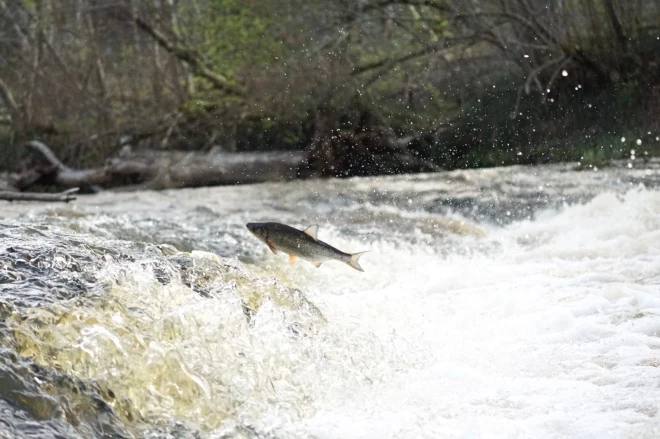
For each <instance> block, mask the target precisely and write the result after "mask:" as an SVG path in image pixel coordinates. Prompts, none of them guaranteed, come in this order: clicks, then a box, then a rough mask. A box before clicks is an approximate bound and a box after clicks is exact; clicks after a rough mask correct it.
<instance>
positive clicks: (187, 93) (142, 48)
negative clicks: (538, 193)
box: [0, 0, 660, 176]
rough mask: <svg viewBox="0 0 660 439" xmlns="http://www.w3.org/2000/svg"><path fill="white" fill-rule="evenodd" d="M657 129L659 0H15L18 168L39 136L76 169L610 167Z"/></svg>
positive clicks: (9, 98) (2, 138) (653, 145)
mask: <svg viewBox="0 0 660 439" xmlns="http://www.w3.org/2000/svg"><path fill="white" fill-rule="evenodd" d="M658 135H660V2H657V1H648V0H551V1H538V0H465V1H458V0H400V1H396V0H357V1H354V0H350V1H344V0H279V1H263V0H261V1H258V0H186V1H176V0H151V1H147V0H145V1H138V0H0V170H3V169H4V170H18V169H19V168H21V167H24V166H26V164H25V163H26V160H27V157H28V152H27V150H26V148H25V147H24V144H25V142H26V141H28V140H33V139H40V140H42V141H43V142H45V143H46V144H48V145H49V146H50V147H51V148H52V150H53V151H54V152H55V153H56V155H58V156H59V157H60V158H61V159H62V160H63V161H64V162H65V163H66V164H67V165H69V166H71V167H75V168H81V167H92V166H99V165H102V164H103V162H104V161H105V160H107V159H108V158H109V157H113V156H115V155H116V154H118V152H119V151H120V149H121V148H122V147H123V146H125V145H128V144H130V145H132V146H133V147H135V148H138V149H139V148H149V149H165V150H170V149H178V150H193V151H210V150H212V149H213V148H214V147H215V148H217V147H218V146H219V147H221V148H223V149H224V150H227V151H237V152H242V151H255V150H259V151H265V150H276V149H277V150H281V149H295V150H305V151H307V152H308V153H309V162H310V167H311V168H312V169H314V170H315V172H316V173H317V174H318V175H337V176H344V175H365V174H373V173H393V172H398V171H400V170H401V169H407V168H404V167H400V166H399V164H400V162H402V161H406V160H408V158H410V157H415V158H417V159H421V160H424V161H427V162H433V163H434V164H435V165H437V166H439V167H441V168H446V169H452V168H457V167H477V166H494V165H501V164H511V163H543V162H551V161H558V160H578V161H582V162H583V163H591V164H600V163H606V162H607V161H608V160H610V159H614V158H623V157H627V156H629V155H630V150H631V149H635V150H636V154H637V155H638V156H646V155H653V154H656V153H657V152H658V150H660V142H658V141H657V137H656V136H658ZM622 137H625V139H626V140H625V141H622V139H621V138H622ZM638 139H639V140H638ZM640 141H641V145H640V144H639V142H640Z"/></svg>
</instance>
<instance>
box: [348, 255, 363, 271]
mask: <svg viewBox="0 0 660 439" xmlns="http://www.w3.org/2000/svg"><path fill="white" fill-rule="evenodd" d="M365 253H368V252H360V253H353V254H352V255H351V259H349V260H348V262H346V263H347V264H348V265H350V266H351V267H353V268H355V269H356V270H359V271H364V270H363V269H362V267H360V264H358V259H360V256H362V255H363V254H365Z"/></svg>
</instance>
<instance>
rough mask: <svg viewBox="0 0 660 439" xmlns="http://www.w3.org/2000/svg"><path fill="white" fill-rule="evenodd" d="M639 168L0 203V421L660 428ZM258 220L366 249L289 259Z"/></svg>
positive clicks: (315, 430)
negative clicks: (334, 256) (343, 255)
mask: <svg viewBox="0 0 660 439" xmlns="http://www.w3.org/2000/svg"><path fill="white" fill-rule="evenodd" d="M659 181H660V170H658V169H657V167H656V166H655V165H654V164H653V163H652V164H649V165H647V166H646V167H644V168H642V169H636V168H635V169H632V170H630V169H627V168H616V169H610V170H606V171H599V172H597V173H596V172H575V171H571V170H570V168H569V167H561V166H556V167H542V168H535V169H526V168H524V167H518V168H503V169H496V170H481V171H464V172H454V173H445V174H435V175H423V176H416V177H388V178H379V179H352V180H346V181H318V182H295V183H286V184H269V185H255V186H243V187H236V188H205V189H196V190H183V191H166V192H160V193H155V192H144V193H132V194H111V193H108V194H101V195H98V196H92V197H85V198H82V199H81V200H80V201H79V202H78V203H77V204H75V205H70V206H52V205H51V206H33V205H26V204H14V205H9V204H5V205H0V212H2V213H0V218H2V217H3V216H4V219H2V220H0V225H1V226H2V227H3V228H2V233H3V235H2V239H1V240H0V254H3V256H2V258H3V259H2V260H0V262H1V263H0V273H4V274H3V275H4V277H3V278H0V280H2V281H1V282H0V305H2V306H0V312H2V313H3V314H2V315H3V318H4V319H5V323H4V324H3V326H2V328H0V330H2V331H4V332H3V335H4V336H5V337H4V342H3V348H4V350H5V351H6V352H9V353H8V354H7V355H6V356H4V357H2V356H0V357H2V359H3V360H2V361H3V362H2V363H0V383H2V382H4V383H12V384H4V387H3V386H2V385H0V397H1V398H0V400H3V398H4V401H5V402H6V404H5V406H3V405H0V409H2V410H4V413H7V414H8V417H7V418H6V419H7V420H6V421H5V424H6V425H7V426H6V427H3V424H2V423H0V437H3V436H2V434H5V435H7V437H12V436H11V435H10V433H11V434H15V435H16V436H15V437H39V436H38V434H37V433H39V432H41V433H43V432H51V433H52V432H60V433H62V432H68V434H70V437H76V436H75V435H78V437H103V436H102V435H103V434H104V432H106V433H107V432H108V431H110V430H112V431H113V432H114V433H115V434H117V435H119V436H118V437H143V436H149V437H153V438H157V437H188V436H186V435H190V434H199V435H201V437H209V438H221V437H222V438H232V437H236V438H238V437H273V438H318V439H321V438H443V437H448V438H453V437H456V438H458V437H460V438H463V437H470V438H473V437H474V438H491V437H492V438H500V437H507V438H509V437H521V438H522V437H525V438H527V437H571V438H573V437H575V438H603V437H613V438H653V437H659V436H660V418H659V415H658V410H659V409H660V192H659V191H658V190H657V189H656V188H657V184H658V182H659ZM261 220H272V221H281V222H286V223H289V224H291V225H294V226H299V227H300V228H303V227H305V226H307V225H310V224H312V223H317V224H319V226H320V231H319V238H320V239H322V240H324V241H326V242H329V243H331V244H332V245H335V246H336V247H338V248H340V249H342V250H346V251H351V252H356V251H363V250H370V253H368V254H367V255H365V256H363V258H362V259H361V261H360V262H361V265H362V266H363V268H364V269H365V273H360V272H358V271H355V270H352V269H351V268H350V267H348V266H346V265H344V264H341V263H333V262H328V263H325V264H323V266H322V267H321V268H318V269H317V268H315V267H313V266H312V265H311V264H307V263H305V262H300V263H298V264H296V265H290V264H288V262H287V261H286V258H285V257H284V256H282V255H279V256H276V255H273V254H271V253H270V251H269V250H268V249H267V248H266V247H265V246H263V245H262V244H261V243H259V242H258V241H257V240H256V239H255V238H253V237H252V236H251V235H250V234H249V233H248V232H247V230H246V229H245V227H244V224H245V223H246V222H248V221H261ZM49 249H52V251H49ZM12 255H15V256H12ZM30 255H32V256H30ZM35 255H40V256H39V258H41V259H39V260H36V262H35V260H34V259H30V257H32V258H35V257H36V256H35ZM21 261H25V262H21ZM40 261H41V262H40ZM3 267H4V268H3ZM25 267H27V268H25ZM3 270H4V271H3ZM35 280H38V281H39V282H41V283H39V282H32V281H35ZM44 285H45V286H44ZM26 298H27V299H26ZM3 307H4V308H3ZM35 367H40V368H44V370H45V371H46V372H43V371H42V370H41V369H39V370H38V371H36V372H35V370H36V369H34V368H35ZM30 368H32V369H30ZM3 371H4V372H3ZM30 371H31V372H30ZM3 373H4V375H3ZM30 374H34V375H30ZM62 377H67V378H66V379H68V380H73V382H75V383H79V384H76V386H78V387H77V388H80V386H82V387H84V391H82V392H80V391H79V392H78V393H76V392H71V391H70V389H71V385H69V384H66V385H64V384H62V382H63V381H62V380H63V379H64V378H62ZM3 380H4V381H3ZM12 380H13V381H12ZM35 380H36V381H35ZM28 381H29V383H28ZM67 382H68V381H67ZM12 386H13V387H12ZM21 386H23V387H21ZM16 389H18V390H16ZM21 389H22V390H21ZM26 389H27V390H26ZM63 389H64V390H63ZM28 390H29V391H28ZM20 392H23V393H26V392H27V393H29V394H30V395H33V396H34V395H37V396H34V397H33V399H34V401H33V400H31V399H29V398H28V400H27V402H26V401H25V398H23V399H21V398H20V397H19V396H20V395H19V396H17V395H18V394H19V393H20ZM30 392H31V393H30ZM81 393H82V394H83V395H88V396H87V397H88V398H89V400H90V401H96V400H97V399H100V400H102V401H104V403H105V404H107V406H108V411H107V412H106V411H104V410H101V409H98V406H95V405H94V404H98V403H90V402H89V401H87V400H86V399H85V400H84V401H83V400H81V401H78V399H76V398H78V397H73V396H72V395H73V394H77V395H78V394H81ZM40 395H41V396H40ZM83 399H84V398H83ZM44 401H45V402H44ZM76 401H77V402H76ZM48 404H50V405H48ZM35 407H36V408H35ZM44 407H45V408H44ZM90 407H96V408H93V409H92V408H90ZM9 414H10V415H11V416H9ZM76 414H77V415H76ZM74 418H76V419H74ZM27 422H32V423H35V425H37V426H35V427H34V428H33V429H32V430H30V429H29V428H23V427H21V426H22V425H23V426H24V425H25V423H27ZM3 429H4V430H3ZM21 435H22V436H21Z"/></svg>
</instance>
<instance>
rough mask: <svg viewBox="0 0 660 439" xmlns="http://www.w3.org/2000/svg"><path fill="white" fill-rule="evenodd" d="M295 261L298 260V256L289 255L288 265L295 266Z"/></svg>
mask: <svg viewBox="0 0 660 439" xmlns="http://www.w3.org/2000/svg"><path fill="white" fill-rule="evenodd" d="M297 260H298V256H296V255H289V264H295V263H296V261H297Z"/></svg>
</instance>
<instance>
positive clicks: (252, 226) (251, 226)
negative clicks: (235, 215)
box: [245, 223, 261, 238]
mask: <svg viewBox="0 0 660 439" xmlns="http://www.w3.org/2000/svg"><path fill="white" fill-rule="evenodd" d="M245 227H247V229H248V230H249V231H250V233H252V234H253V235H254V236H256V237H257V238H259V237H260V235H261V233H259V223H247V224H246V225H245Z"/></svg>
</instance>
